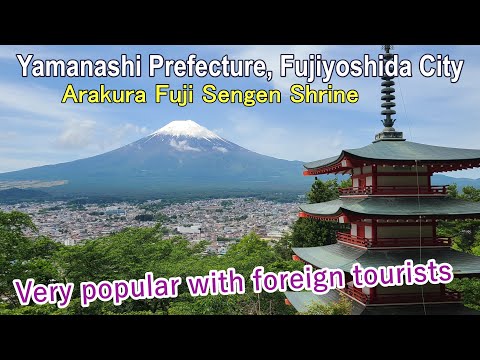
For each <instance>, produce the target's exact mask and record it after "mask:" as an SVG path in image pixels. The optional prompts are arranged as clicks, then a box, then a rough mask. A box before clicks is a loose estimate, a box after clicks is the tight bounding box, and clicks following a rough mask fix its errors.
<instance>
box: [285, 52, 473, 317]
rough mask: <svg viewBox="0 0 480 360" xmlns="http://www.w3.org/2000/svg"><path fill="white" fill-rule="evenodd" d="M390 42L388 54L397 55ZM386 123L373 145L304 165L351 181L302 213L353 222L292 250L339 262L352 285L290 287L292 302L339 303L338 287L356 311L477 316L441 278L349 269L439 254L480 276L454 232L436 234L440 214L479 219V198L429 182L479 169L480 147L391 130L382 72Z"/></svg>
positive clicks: (301, 305) (326, 263) (319, 261)
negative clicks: (371, 275) (381, 275)
mask: <svg viewBox="0 0 480 360" xmlns="http://www.w3.org/2000/svg"><path fill="white" fill-rule="evenodd" d="M390 50H391V47H390V46H389V45H385V52H386V54H385V55H384V59H385V60H386V61H387V60H389V59H391V58H392V57H393V54H391V53H390ZM382 80H383V82H382V87H383V88H382V97H381V99H382V100H383V101H384V102H383V103H382V108H383V110H382V115H384V116H385V118H384V119H383V120H382V122H383V125H384V127H385V128H384V129H383V130H382V131H381V132H380V133H378V134H376V135H375V140H374V141H373V143H372V144H370V145H367V146H365V147H362V148H358V149H351V150H343V151H342V152H341V154H340V155H338V156H334V157H330V158H327V159H323V160H318V161H314V162H311V163H307V164H305V165H304V167H305V168H306V170H305V171H304V175H318V174H350V175H351V179H352V185H353V186H352V187H350V188H342V189H339V191H340V198H339V199H338V200H332V201H327V202H323V203H318V204H306V205H301V206H300V210H301V212H300V214H299V216H300V217H306V218H312V219H318V220H329V221H338V222H340V223H348V224H350V232H338V233H337V242H336V243H335V244H333V245H326V246H319V247H310V248H293V249H292V250H293V252H294V253H295V254H296V255H294V256H293V258H294V260H301V261H303V262H304V263H306V264H310V265H312V266H313V267H314V268H325V267H326V268H338V269H342V270H343V271H344V272H345V275H346V282H347V284H346V287H345V289H342V290H331V291H330V292H329V293H327V294H325V295H315V294H313V293H312V292H309V291H308V292H307V291H303V292H287V293H286V296H287V299H288V300H286V302H287V303H289V304H292V305H293V306H294V307H295V308H296V309H297V310H299V311H304V310H305V309H306V308H307V306H308V304H310V303H311V302H315V301H318V302H321V303H331V302H334V301H337V300H338V299H339V296H340V291H341V292H343V293H344V294H346V295H347V296H348V297H349V298H351V299H352V300H353V307H352V314H476V313H478V312H477V311H474V310H472V309H468V308H466V307H464V306H463V304H462V296H461V294H460V293H457V292H453V291H450V290H448V289H446V288H445V285H442V284H435V285H434V284H431V283H427V284H426V285H423V286H420V285H410V286H407V285H403V286H389V287H382V286H376V287H374V288H367V287H364V288H356V287H354V286H353V281H351V280H352V277H351V275H350V269H351V267H352V264H354V263H359V264H361V266H362V267H363V268H366V267H376V268H378V267H379V266H394V265H403V264H404V261H405V260H406V259H411V260H413V262H414V263H415V264H418V263H423V264H426V262H427V261H428V260H429V259H435V260H436V262H437V264H439V263H449V264H450V265H451V266H452V267H453V274H454V276H455V277H456V278H457V277H464V276H470V277H473V276H478V275H479V274H480V257H478V256H474V255H470V254H467V253H463V252H459V251H456V250H452V249H451V245H452V241H451V239H450V238H445V237H439V236H438V235H437V224H438V222H439V221H441V220H462V219H463V220H465V219H480V203H478V202H468V201H465V200H460V199H454V198H451V197H449V196H448V195H447V192H446V186H434V185H432V184H431V177H432V174H434V173H436V172H446V171H454V170H462V169H469V168H475V167H480V150H470V149H458V148H448V147H441V146H432V145H426V144H420V143H415V142H410V141H406V140H405V139H404V137H403V133H402V132H400V131H396V130H395V129H394V128H393V125H394V122H395V120H394V119H393V118H392V115H394V114H395V113H396V112H395V110H393V108H394V107H395V103H394V102H393V100H394V99H395V96H394V95H393V93H394V92H395V89H394V88H393V85H394V84H395V83H394V81H392V77H389V76H384V77H382Z"/></svg>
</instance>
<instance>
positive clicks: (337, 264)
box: [292, 243, 480, 276]
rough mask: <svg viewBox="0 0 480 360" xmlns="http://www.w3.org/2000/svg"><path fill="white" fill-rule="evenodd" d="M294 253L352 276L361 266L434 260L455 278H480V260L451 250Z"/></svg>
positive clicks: (337, 248) (331, 248)
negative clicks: (467, 275) (353, 267)
mask: <svg viewBox="0 0 480 360" xmlns="http://www.w3.org/2000/svg"><path fill="white" fill-rule="evenodd" d="M292 250H293V252H294V253H295V254H296V255H297V256H299V257H300V258H301V259H302V260H304V261H306V262H308V263H309V264H311V265H313V266H315V267H317V268H324V267H327V268H330V269H332V268H336V269H340V270H343V271H345V272H349V271H350V270H351V268H352V265H353V264H355V263H359V264H360V265H361V266H362V267H364V268H365V267H370V266H371V267H377V268H378V267H379V266H396V265H403V263H404V262H405V260H407V259H411V260H412V261H413V262H414V264H419V263H423V264H426V262H427V261H428V260H429V259H435V261H436V262H437V263H438V264H439V263H444V262H445V263H449V264H450V265H451V266H452V268H453V274H454V275H457V276H458V275H463V274H465V275H466V274H480V256H475V255H471V254H467V253H464V252H460V251H456V250H452V249H446V248H441V249H432V248H425V249H422V251H421V258H422V261H421V262H420V251H419V249H402V250H400V249H394V250H366V249H359V248H355V247H353V246H348V245H344V244H341V243H336V244H333V245H326V246H318V247H305V248H292Z"/></svg>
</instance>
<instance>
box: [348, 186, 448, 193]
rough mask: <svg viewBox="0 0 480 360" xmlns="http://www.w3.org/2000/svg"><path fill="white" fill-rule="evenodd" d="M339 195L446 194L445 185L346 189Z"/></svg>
mask: <svg viewBox="0 0 480 360" xmlns="http://www.w3.org/2000/svg"><path fill="white" fill-rule="evenodd" d="M338 191H339V192H340V195H372V194H375V195H377V194H378V195H403V194H406V195H415V194H418V193H420V194H422V195H425V194H428V195H432V194H440V195H446V194H447V185H432V186H420V187H417V186H404V185H398V186H376V187H375V188H374V187H373V186H364V187H353V186H351V187H346V188H339V189H338Z"/></svg>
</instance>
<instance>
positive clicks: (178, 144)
mask: <svg viewBox="0 0 480 360" xmlns="http://www.w3.org/2000/svg"><path fill="white" fill-rule="evenodd" d="M170 146H171V147H173V148H174V149H175V150H178V151H182V152H183V151H201V150H200V149H199V148H196V147H192V146H190V145H188V143H187V140H181V141H176V140H174V139H172V140H170Z"/></svg>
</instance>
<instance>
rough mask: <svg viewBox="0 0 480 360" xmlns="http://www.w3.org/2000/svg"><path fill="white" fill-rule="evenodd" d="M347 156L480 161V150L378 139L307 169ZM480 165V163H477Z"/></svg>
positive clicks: (430, 160) (323, 165)
mask: <svg viewBox="0 0 480 360" xmlns="http://www.w3.org/2000/svg"><path fill="white" fill-rule="evenodd" d="M345 156H350V157H352V158H360V159H365V160H370V161H379V162H382V161H392V162H397V161H405V162H412V161H418V162H420V163H421V162H448V161H472V162H476V161H478V162H480V150H477V149H460V148H450V147H443V146H434V145H427V144H421V143H415V142H411V141H386V140H384V141H377V142H374V143H372V144H369V145H367V146H364V147H362V148H358V149H348V150H343V151H342V152H341V154H340V155H338V156H332V157H329V158H326V159H322V160H317V161H312V162H309V163H305V164H304V165H303V166H304V167H305V168H306V169H307V170H313V169H318V168H321V167H326V166H332V165H335V164H337V163H338V162H340V161H341V160H342V159H343V158H344V157H345ZM476 165H477V166H478V163H477V164H476Z"/></svg>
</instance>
